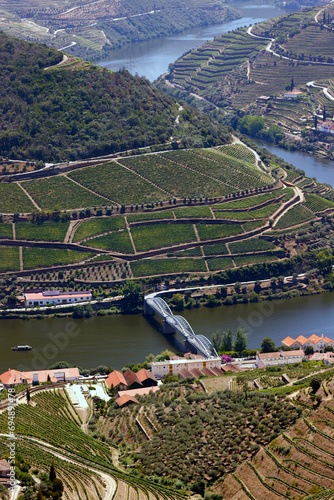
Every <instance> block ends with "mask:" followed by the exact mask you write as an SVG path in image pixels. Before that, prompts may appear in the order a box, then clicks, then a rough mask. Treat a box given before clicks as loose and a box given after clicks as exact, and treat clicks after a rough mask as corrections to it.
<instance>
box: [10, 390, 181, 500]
mask: <svg viewBox="0 0 334 500" xmlns="http://www.w3.org/2000/svg"><path fill="white" fill-rule="evenodd" d="M32 401H33V404H30V405H27V404H20V405H18V406H17V408H16V412H15V413H16V435H17V436H18V438H19V439H18V442H17V451H21V452H22V454H23V456H24V457H25V460H27V461H28V460H29V462H30V466H34V468H35V467H38V468H41V470H46V469H47V467H49V468H50V465H51V462H52V460H54V461H55V464H56V467H57V471H58V473H59V475H60V477H61V479H62V480H63V482H64V487H65V498H68V499H74V498H81V496H80V495H82V498H102V495H101V494H102V493H104V494H105V492H106V491H108V489H109V492H108V495H109V494H110V487H111V482H114V483H115V490H116V493H115V494H116V496H115V497H113V498H122V497H121V496H119V495H121V492H122V491H127V489H128V488H129V492H131V495H132V494H133V493H135V495H136V496H135V497H134V498H139V499H140V500H141V499H142V500H144V498H146V499H147V498H156V499H160V498H161V500H174V499H175V500H176V499H177V500H181V499H182V498H185V497H186V495H185V493H184V492H182V491H177V490H173V489H172V488H169V487H167V486H163V485H161V484H157V485H155V484H154V483H153V482H150V481H149V480H147V479H145V478H139V477H136V476H134V475H130V474H127V473H125V472H122V471H121V470H120V469H117V468H116V467H115V466H114V465H113V461H112V459H113V448H112V447H111V446H110V445H107V444H106V443H103V442H102V441H100V440H97V439H94V437H93V436H92V435H90V434H89V433H84V432H83V431H82V429H81V423H82V421H81V419H80V417H79V416H78V414H77V413H76V411H75V409H74V407H73V405H70V404H69V402H68V398H67V396H66V393H65V392H64V390H61V389H58V390H55V391H47V392H46V391H45V392H40V393H38V394H35V395H33V396H32ZM6 417H7V414H6V412H4V413H2V414H1V415H0V431H1V433H6V432H7V431H6V426H7V422H6ZM22 438H23V439H22ZM34 439H37V440H39V441H34ZM44 443H46V446H48V445H51V448H50V449H48V448H45V445H44ZM7 446H8V443H7V442H6V440H5V438H3V437H1V438H0V450H1V451H3V449H4V448H5V447H7ZM7 449H8V447H7ZM114 449H115V446H114ZM58 455H59V456H58ZM106 478H108V481H107V479H106ZM110 478H113V481H111V479H110ZM106 483H107V484H106ZM124 486H125V490H124ZM73 490H74V491H73ZM88 491H90V495H91V496H88ZM137 495H138V496H137ZM123 498H124V497H123Z"/></svg>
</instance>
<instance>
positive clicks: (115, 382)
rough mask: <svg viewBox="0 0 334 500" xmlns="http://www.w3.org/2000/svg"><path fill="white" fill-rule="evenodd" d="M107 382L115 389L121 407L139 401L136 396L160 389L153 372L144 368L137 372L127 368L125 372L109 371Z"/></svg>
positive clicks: (117, 401) (109, 386) (110, 387)
mask: <svg viewBox="0 0 334 500" xmlns="http://www.w3.org/2000/svg"><path fill="white" fill-rule="evenodd" d="M105 382H106V384H107V386H108V388H109V389H114V390H115V396H116V400H115V401H116V404H117V405H118V406H119V407H123V406H127V405H128V404H131V403H139V401H138V399H137V398H136V397H135V396H144V395H146V394H150V393H152V394H153V393H154V392H156V391H157V390H159V387H158V381H157V379H156V378H155V376H154V375H153V373H152V372H150V371H148V370H146V369H145V368H142V369H141V370H139V371H138V372H137V373H135V372H134V371H132V370H126V371H125V372H124V373H122V372H119V371H117V370H114V371H113V372H111V373H109V375H108V377H107V379H106V381H105Z"/></svg>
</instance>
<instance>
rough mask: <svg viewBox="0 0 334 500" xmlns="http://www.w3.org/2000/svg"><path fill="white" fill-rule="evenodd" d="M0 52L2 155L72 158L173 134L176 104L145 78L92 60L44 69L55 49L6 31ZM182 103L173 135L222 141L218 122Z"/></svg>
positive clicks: (56, 57) (57, 57)
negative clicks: (71, 67)
mask: <svg viewBox="0 0 334 500" xmlns="http://www.w3.org/2000/svg"><path fill="white" fill-rule="evenodd" d="M0 57H1V63H2V71H1V80H0V103H1V107H0V118H1V121H2V123H3V124H4V125H5V127H6V128H3V130H2V132H1V136H0V145H1V146H0V153H1V154H3V155H6V156H9V157H14V158H24V159H26V158H29V157H30V158H35V159H36V160H43V161H55V162H58V161H63V160H68V159H70V160H76V159H79V158H87V157H93V156H99V155H105V154H110V153H115V152H116V151H120V150H126V149H131V148H138V147H143V146H144V145H146V146H149V145H152V144H161V143H164V142H166V141H168V140H169V137H170V136H171V135H172V133H173V130H174V125H175V118H176V116H177V113H178V105H177V103H176V102H175V101H174V100H173V99H172V98H171V97H168V96H167V94H164V93H162V92H161V91H159V90H157V89H155V88H154V87H153V86H152V85H150V83H149V82H148V81H147V80H146V79H145V78H139V77H134V76H132V75H130V74H129V73H128V72H127V71H125V70H121V71H119V72H114V73H112V72H110V71H108V70H106V69H101V68H100V67H95V66H93V65H92V66H90V67H89V68H87V67H86V68H84V69H81V68H80V67H77V68H76V69H75V71H67V70H66V69H61V68H59V69H57V71H54V70H47V71H45V70H44V67H47V66H52V65H54V64H55V63H57V62H59V61H60V60H61V57H62V54H61V53H60V52H57V51H55V50H53V49H49V48H47V47H46V46H45V45H44V46H43V45H37V44H32V43H30V44H28V43H26V42H24V41H22V40H18V39H14V38H12V37H9V36H7V35H5V34H4V33H2V34H1V35H0ZM9 68H10V69H9ZM11 75H15V78H14V79H13V80H11V78H10V77H11ZM134 96H135V98H134ZM184 107H185V113H184V119H182V120H180V123H179V125H178V127H177V130H176V133H175V134H174V133H173V135H176V136H177V137H180V138H183V137H188V136H191V135H192V133H194V135H195V136H197V137H198V140H199V141H202V144H203V145H204V144H205V143H206V138H205V137H204V136H202V135H201V133H200V131H201V130H202V129H204V130H205V131H206V135H208V134H210V136H211V137H212V139H213V142H214V143H216V144H217V143H219V142H221V141H222V140H223V142H226V136H227V134H226V136H225V132H224V128H223V126H222V125H219V124H213V123H212V122H211V120H210V119H209V118H208V117H207V116H205V115H203V114H200V113H199V112H196V111H195V110H193V109H192V108H190V107H189V106H188V105H184Z"/></svg>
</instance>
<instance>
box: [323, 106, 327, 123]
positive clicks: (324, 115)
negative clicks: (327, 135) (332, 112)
mask: <svg viewBox="0 0 334 500" xmlns="http://www.w3.org/2000/svg"><path fill="white" fill-rule="evenodd" d="M323 120H324V122H325V121H326V108H325V106H324V114H323Z"/></svg>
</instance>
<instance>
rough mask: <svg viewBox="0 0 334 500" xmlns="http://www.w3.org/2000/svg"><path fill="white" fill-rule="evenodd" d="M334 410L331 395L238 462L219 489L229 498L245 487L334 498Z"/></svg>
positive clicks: (252, 491) (257, 492) (259, 493)
mask: <svg viewBox="0 0 334 500" xmlns="http://www.w3.org/2000/svg"><path fill="white" fill-rule="evenodd" d="M330 385H331V386H332V383H331V384H330ZM333 413H334V403H333V399H331V400H330V401H328V402H326V403H325V404H322V405H321V407H320V408H319V409H318V410H317V411H316V412H313V413H312V415H311V417H306V418H303V419H300V420H298V421H297V422H296V423H295V424H294V426H293V427H291V428H290V429H289V430H287V431H285V432H284V433H283V434H282V435H281V436H279V437H278V438H276V439H274V440H273V441H272V442H271V443H270V445H269V446H267V447H265V448H264V449H263V450H261V451H259V452H258V453H257V455H255V456H254V457H253V459H252V461H251V462H247V463H244V464H243V465H241V466H239V467H238V468H237V469H236V471H235V472H234V474H232V475H228V476H227V477H226V478H225V479H224V481H223V482H222V483H221V484H220V485H217V486H216V488H215V489H216V491H217V492H218V491H222V489H223V490H224V498H226V499H227V500H228V499H233V498H236V497H235V495H238V494H241V493H242V491H247V496H248V497H249V498H265V496H267V497H268V498H272V499H276V498H277V499H278V498H282V497H284V498H292V499H294V500H297V499H303V498H307V499H314V500H316V499H331V498H333V492H334V479H333V457H334V444H333V443H334V435H333V434H334V429H333V427H334V426H333Z"/></svg>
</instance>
